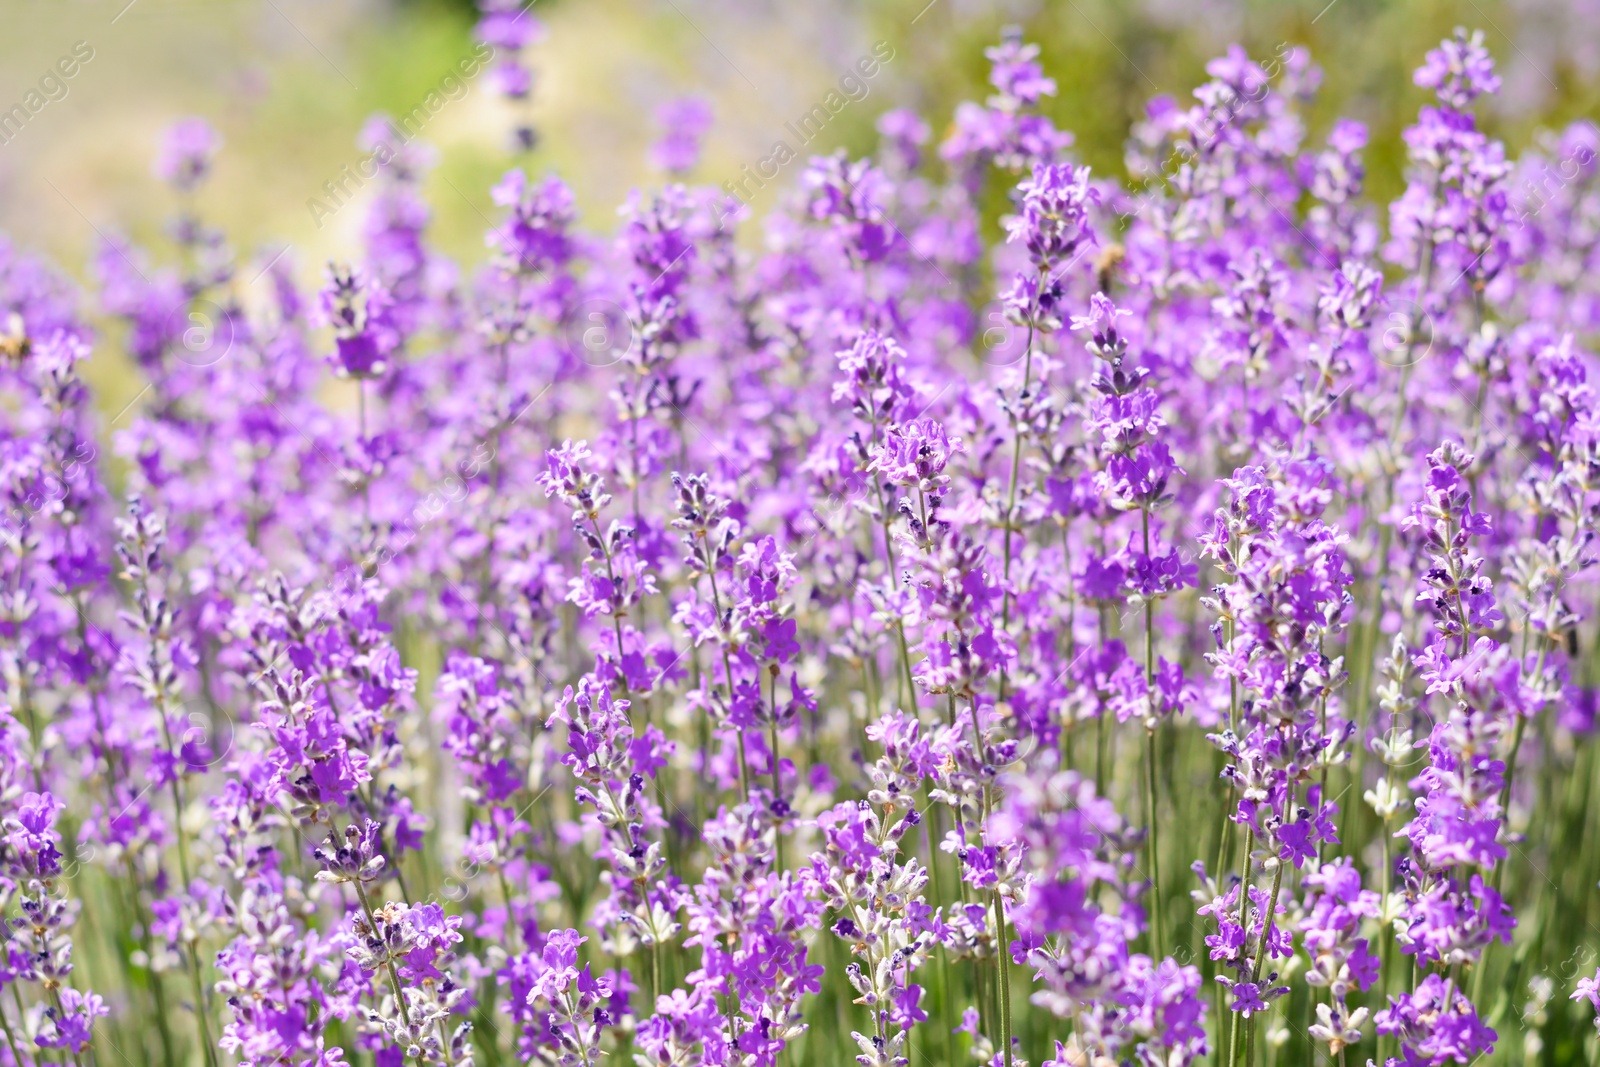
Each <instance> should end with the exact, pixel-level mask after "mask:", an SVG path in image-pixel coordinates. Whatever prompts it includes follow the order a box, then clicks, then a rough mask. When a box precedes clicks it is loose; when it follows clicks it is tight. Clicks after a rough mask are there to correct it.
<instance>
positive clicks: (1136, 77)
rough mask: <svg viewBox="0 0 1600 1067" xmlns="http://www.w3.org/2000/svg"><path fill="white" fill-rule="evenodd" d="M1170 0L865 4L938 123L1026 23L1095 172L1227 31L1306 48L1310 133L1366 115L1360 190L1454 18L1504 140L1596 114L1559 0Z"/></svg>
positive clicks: (1384, 188)
mask: <svg viewBox="0 0 1600 1067" xmlns="http://www.w3.org/2000/svg"><path fill="white" fill-rule="evenodd" d="M1167 6H1168V7H1170V8H1171V11H1172V12H1173V16H1172V17H1169V18H1166V19H1163V18H1160V17H1157V16H1156V15H1155V14H1153V13H1152V9H1155V8H1157V7H1158V5H1156V4H1151V3H1145V4H1140V3H1127V2H1120V0H1052V2H1049V3H1043V4H1037V5H1032V7H1033V8H1034V9H1035V10H1034V11H1033V12H1032V13H1029V12H1027V11H1010V12H1007V11H1005V10H991V11H985V12H984V13H983V14H981V15H976V16H974V15H970V14H958V13H957V12H958V10H959V5H958V4H955V3H952V0H936V2H935V3H934V4H932V5H931V6H929V5H928V3H927V0H885V2H884V3H882V4H878V5H874V7H873V19H874V23H875V27H876V30H877V32H878V33H880V34H884V35H890V36H891V37H892V35H894V34H895V33H897V32H898V33H900V34H901V35H903V36H904V37H905V38H906V39H907V42H908V44H907V47H908V50H909V51H910V52H912V53H913V54H915V55H916V56H918V57H919V63H918V69H919V70H920V71H921V76H920V77H918V78H917V79H916V83H915V85H914V88H913V91H914V94H915V96H916V99H917V100H918V102H919V104H921V105H922V106H923V107H924V109H925V113H926V114H930V115H932V116H935V118H936V123H935V126H936V128H937V123H938V121H943V120H945V119H947V118H948V116H949V114H950V113H951V111H952V109H953V108H954V106H955V105H956V103H958V102H959V101H961V100H964V99H982V98H983V97H984V96H985V95H986V94H987V93H988V92H989V91H990V90H989V87H988V85H987V77H988V69H989V68H988V61H987V60H985V59H984V56H983V50H984V48H986V47H988V46H990V45H992V44H994V43H995V42H996V41H997V40H998V38H999V33H1000V29H1001V27H1002V26H1004V25H1006V24H1008V23H1014V24H1019V25H1021V26H1022V27H1023V29H1024V35H1025V36H1026V38H1027V39H1028V40H1030V41H1035V42H1038V43H1039V44H1040V45H1041V46H1042V56H1041V59H1042V62H1043V64H1044V67H1045V72H1046V73H1047V74H1048V75H1049V76H1051V77H1053V78H1055V80H1056V82H1057V84H1058V87H1059V92H1058V95H1057V96H1056V97H1055V99H1054V100H1053V101H1051V102H1050V105H1049V107H1048V108H1047V109H1046V110H1047V111H1048V113H1049V114H1050V115H1051V116H1052V118H1053V119H1054V120H1055V121H1056V123H1057V125H1058V126H1060V127H1062V128H1064V129H1068V130H1071V131H1072V132H1073V133H1074V134H1075V135H1076V137H1077V142H1076V151H1077V153H1078V155H1079V157H1080V158H1081V159H1082V160H1083V161H1084V162H1086V163H1089V164H1090V165H1092V166H1093V167H1094V169H1095V170H1096V171H1097V172H1099V173H1110V174H1124V173H1125V170H1124V167H1123V158H1122V146H1123V142H1124V140H1125V138H1126V136H1127V133H1128V129H1129V127H1130V125H1131V124H1132V123H1133V122H1135V121H1137V120H1138V119H1139V118H1140V117H1142V115H1143V113H1144V108H1145V104H1146V102H1147V101H1148V100H1149V99H1150V98H1151V97H1153V96H1157V95H1167V96H1171V97H1173V98H1175V99H1177V100H1178V101H1179V102H1180V103H1189V102H1192V97H1191V95H1190V94H1191V92H1192V90H1193V89H1194V87H1195V86H1196V85H1198V84H1200V83H1201V82H1203V81H1205V80H1207V75H1206V73H1205V65H1206V63H1207V61H1209V60H1210V59H1212V58H1213V57H1215V56H1217V55H1219V54H1221V53H1222V52H1223V51H1224V50H1225V48H1226V46H1227V44H1228V43H1229V42H1231V41H1234V40H1237V41H1238V42H1239V43H1240V44H1242V45H1243V46H1244V47H1245V49H1246V51H1248V52H1249V53H1250V55H1251V56H1252V57H1255V58H1257V59H1262V58H1264V57H1267V56H1270V55H1272V54H1273V53H1274V52H1275V51H1276V50H1277V48H1278V47H1279V45H1280V44H1282V43H1285V42H1287V43H1289V44H1293V45H1304V46H1306V47H1307V48H1308V49H1309V50H1310V52H1311V58H1312V60H1313V62H1315V63H1316V64H1317V65H1318V66H1319V67H1320V68H1321V69H1322V72H1323V84H1322V90H1321V92H1320V93H1319V94H1318V97H1317V100H1316V102H1315V104H1314V105H1313V106H1312V108H1311V109H1310V112H1309V115H1308V118H1309V121H1310V126H1311V129H1310V131H1309V132H1310V135H1311V137H1312V138H1314V139H1320V138H1321V137H1322V136H1323V135H1324V134H1325V133H1326V132H1327V130H1328V128H1329V127H1330V126H1332V124H1333V122H1334V120H1335V119H1336V118H1339V117H1341V116H1348V117H1350V118H1355V119H1359V120H1361V121H1362V122H1365V123H1366V124H1367V127H1368V131H1369V135H1370V140H1369V147H1368V150H1367V153H1366V160H1367V168H1368V191H1369V194H1370V195H1371V196H1372V197H1373V198H1374V199H1375V200H1377V201H1378V202H1380V203H1383V202H1387V201H1388V200H1389V199H1391V198H1393V197H1394V196H1396V195H1398V194H1399V193H1400V191H1401V190H1402V189H1403V187H1404V182H1403V177H1402V170H1403V167H1404V163H1405V149H1404V145H1403V144H1402V143H1401V141H1400V133H1401V130H1402V129H1404V127H1405V126H1406V125H1408V124H1409V123H1411V122H1412V121H1414V120H1415V117H1416V113H1417V109H1418V107H1420V106H1421V105H1422V104H1424V103H1426V102H1428V100H1429V99H1431V96H1430V94H1427V93H1425V92H1424V91H1423V90H1420V89H1418V88H1417V87H1416V86H1415V85H1413V84H1412V81H1411V76H1412V72H1413V71H1414V70H1415V69H1416V68H1417V67H1418V66H1419V65H1421V63H1422V59H1423V56H1424V55H1425V54H1426V52H1427V51H1428V50H1429V49H1431V48H1433V47H1435V46H1437V44H1438V43H1439V41H1440V40H1441V39H1442V38H1444V37H1447V36H1449V35H1450V33H1451V32H1452V31H1453V30H1454V28H1455V27H1457V26H1465V27H1467V28H1468V29H1469V30H1470V29H1482V30H1483V31H1484V34H1485V39H1486V43H1487V45H1488V47H1489V49H1490V51H1491V52H1492V53H1493V54H1494V56H1495V59H1496V62H1497V64H1498V65H1499V69H1500V71H1501V73H1502V74H1503V75H1506V76H1507V90H1506V92H1505V93H1503V94H1502V99H1501V100H1498V101H1492V102H1487V103H1486V104H1485V105H1484V106H1483V107H1482V108H1481V109H1480V110H1481V111H1482V112H1483V119H1484V126H1485V128H1486V129H1487V130H1488V131H1489V132H1490V133H1491V134H1493V135H1495V136H1499V137H1502V138H1504V139H1505V140H1506V142H1507V144H1508V147H1509V148H1510V149H1511V150H1512V151H1513V152H1514V151H1516V150H1517V149H1519V148H1521V147H1523V146H1525V145H1527V144H1528V143H1529V142H1530V140H1531V139H1532V137H1533V134H1534V132H1535V131H1536V130H1538V129H1540V128H1543V127H1554V126H1559V125H1563V124H1565V123H1567V122H1569V121H1571V120H1572V119H1574V118H1578V117H1589V118H1595V117H1597V116H1600V80H1597V78H1596V76H1595V72H1593V71H1588V72H1586V71H1584V70H1582V69H1580V67H1579V65H1578V64H1577V63H1575V62H1574V60H1573V58H1572V56H1571V55H1570V54H1568V53H1569V51H1570V50H1565V49H1561V48H1559V47H1554V46H1557V45H1559V44H1561V43H1562V40H1563V38H1562V35H1563V34H1565V33H1575V34H1579V35H1581V34H1583V33H1585V32H1594V31H1595V30H1596V27H1595V26H1593V25H1589V26H1587V27H1585V26H1583V25H1581V24H1579V25H1573V24H1571V23H1570V22H1569V19H1570V18H1571V17H1572V12H1571V11H1569V10H1568V9H1569V8H1570V7H1576V5H1569V4H1566V3H1561V2H1552V3H1545V4H1533V3H1528V2H1522V3H1507V2H1504V0H1500V2H1497V0H1403V2H1392V0H1333V2H1332V3H1329V2H1328V0H1236V2H1227V3H1219V2H1215V0H1193V2H1192V3H1191V4H1188V5H1183V6H1180V5H1177V4H1172V5H1167ZM995 7H996V8H1000V7H1003V5H995ZM919 13H921V16H920V17H918V16H919ZM1590 17H1591V18H1594V17H1595V16H1594V15H1593V14H1591V16H1590ZM913 19H915V20H916V21H915V23H913ZM1508 34H1509V36H1508ZM1525 35H1526V36H1537V38H1538V40H1537V43H1535V42H1534V41H1529V40H1524V39H1523V38H1524V36H1525ZM1508 67H1509V68H1510V70H1509V71H1508ZM901 73H902V74H904V73H905V72H904V71H901Z"/></svg>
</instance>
